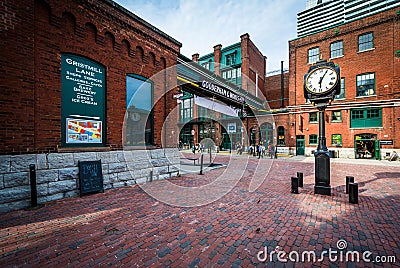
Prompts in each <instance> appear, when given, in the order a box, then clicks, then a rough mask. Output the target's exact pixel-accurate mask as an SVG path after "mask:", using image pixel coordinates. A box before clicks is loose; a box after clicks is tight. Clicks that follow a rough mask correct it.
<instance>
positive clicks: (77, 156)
mask: <svg viewBox="0 0 400 268" xmlns="http://www.w3.org/2000/svg"><path fill="white" fill-rule="evenodd" d="M145 156H147V157H145ZM99 159H101V163H102V173H103V181H104V189H105V190H107V189H111V188H118V187H123V186H130V185H134V184H139V183H145V182H147V181H150V180H159V179H166V178H169V177H171V176H175V175H177V173H178V170H179V154H178V150H177V149H157V150H148V151H146V150H134V151H108V152H81V153H49V154H26V155H2V156H0V212H6V211H11V210H16V209H23V208H27V207H29V206H30V179H29V165H31V164H35V166H36V181H37V192H38V203H39V204H44V203H46V202H49V201H54V200H58V199H63V198H68V197H74V196H78V195H79V169H78V161H93V160H99ZM151 172H152V174H153V177H152V178H150V174H151Z"/></svg>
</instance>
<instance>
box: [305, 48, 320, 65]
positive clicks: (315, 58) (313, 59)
mask: <svg viewBox="0 0 400 268" xmlns="http://www.w3.org/2000/svg"><path fill="white" fill-rule="evenodd" d="M314 50H317V51H318V53H314V54H311V52H312V51H314ZM319 55H320V49H319V47H312V48H309V49H308V52H307V62H308V64H313V63H315V62H317V61H318V60H319Z"/></svg>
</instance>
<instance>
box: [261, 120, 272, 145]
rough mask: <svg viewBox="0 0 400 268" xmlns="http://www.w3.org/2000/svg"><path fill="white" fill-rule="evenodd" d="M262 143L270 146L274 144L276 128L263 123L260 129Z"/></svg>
mask: <svg viewBox="0 0 400 268" xmlns="http://www.w3.org/2000/svg"><path fill="white" fill-rule="evenodd" d="M260 132H261V133H260V134H261V141H262V142H263V143H264V144H266V145H268V144H273V143H274V127H273V126H272V124H271V123H263V124H262V125H261V127H260Z"/></svg>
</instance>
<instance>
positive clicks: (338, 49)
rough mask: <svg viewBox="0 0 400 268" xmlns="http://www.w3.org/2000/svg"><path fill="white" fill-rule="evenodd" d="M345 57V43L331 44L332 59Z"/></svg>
mask: <svg viewBox="0 0 400 268" xmlns="http://www.w3.org/2000/svg"><path fill="white" fill-rule="evenodd" d="M341 56H343V41H337V42H334V43H331V58H337V57H341Z"/></svg>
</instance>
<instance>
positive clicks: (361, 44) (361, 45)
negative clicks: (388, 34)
mask: <svg viewBox="0 0 400 268" xmlns="http://www.w3.org/2000/svg"><path fill="white" fill-rule="evenodd" d="M369 35H371V36H372V38H371V40H369V38H368V37H367V36H369ZM363 38H366V41H365V40H362V39H363ZM370 43H371V45H368V44H370ZM357 44H358V52H363V51H368V50H371V49H374V48H375V47H374V32H367V33H363V34H360V35H359V36H358V42H357Z"/></svg>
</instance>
